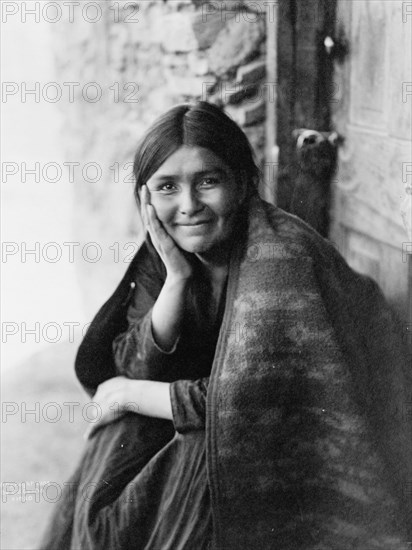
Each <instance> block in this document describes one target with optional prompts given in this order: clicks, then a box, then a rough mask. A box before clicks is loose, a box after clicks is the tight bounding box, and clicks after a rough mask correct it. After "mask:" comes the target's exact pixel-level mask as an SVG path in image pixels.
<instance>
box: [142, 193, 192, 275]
mask: <svg viewBox="0 0 412 550" xmlns="http://www.w3.org/2000/svg"><path fill="white" fill-rule="evenodd" d="M140 197H141V215H142V220H143V223H144V226H145V227H146V228H147V230H148V231H149V234H150V238H151V239H152V243H153V246H154V247H155V249H156V250H157V252H158V254H159V256H160V257H161V259H162V261H163V263H164V265H165V267H166V271H167V276H168V277H169V278H170V279H172V280H188V279H190V278H191V276H192V274H193V267H192V265H191V263H190V261H189V260H188V259H187V258H186V257H185V255H184V253H183V251H182V250H181V249H180V248H179V247H178V246H177V244H176V243H175V241H174V240H173V239H172V237H171V236H170V235H169V234H168V233H167V231H166V230H165V229H164V227H163V225H162V223H161V221H160V220H159V218H158V217H157V214H156V211H155V209H154V206H153V205H152V204H150V194H149V189H148V188H147V185H143V186H142V189H141V195H140Z"/></svg>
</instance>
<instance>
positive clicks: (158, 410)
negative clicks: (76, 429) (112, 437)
mask: <svg viewBox="0 0 412 550" xmlns="http://www.w3.org/2000/svg"><path fill="white" fill-rule="evenodd" d="M169 386H170V384H169V383H168V382H155V381H152V380H131V379H130V378H126V377H125V376H115V377H114V378H110V379H109V380H106V381H105V382H103V383H102V384H100V385H99V386H98V388H97V392H96V394H95V396H94V398H93V402H94V403H95V404H96V409H97V417H96V418H97V421H96V422H95V423H94V424H91V425H90V427H89V428H88V430H87V431H86V433H85V436H84V437H85V439H89V438H90V437H91V436H92V435H93V434H94V433H95V432H96V430H98V429H99V428H101V427H103V426H105V425H106V424H109V423H110V422H114V421H116V420H118V419H119V418H121V417H122V416H124V415H125V414H126V413H128V412H134V413H139V414H142V415H145V416H154V417H156V418H164V419H167V420H172V418H173V417H172V405H171V401H170V393H169Z"/></svg>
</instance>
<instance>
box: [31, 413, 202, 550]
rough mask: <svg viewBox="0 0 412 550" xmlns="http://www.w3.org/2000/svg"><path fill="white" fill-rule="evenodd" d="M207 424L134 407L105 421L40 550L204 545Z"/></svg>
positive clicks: (142, 549)
mask: <svg viewBox="0 0 412 550" xmlns="http://www.w3.org/2000/svg"><path fill="white" fill-rule="evenodd" d="M211 537H212V516H211V507H210V500H209V490H208V482H207V475H206V455H205V432H204V431H203V430H199V431H193V432H190V433H187V434H180V433H178V432H175V431H174V428H173V425H172V423H171V422H170V421H167V420H160V419H155V418H149V417H145V416H141V415H137V414H128V415H126V416H124V417H122V418H120V419H118V420H117V421H116V422H114V423H112V424H110V425H108V426H106V427H104V428H102V429H100V430H99V431H97V432H96V433H95V435H94V436H93V437H92V438H91V439H90V440H89V441H88V442H87V444H86V448H85V451H84V454H83V456H82V458H81V461H80V464H79V465H78V467H77V469H76V471H75V472H74V474H73V476H72V477H71V479H70V480H69V483H68V484H66V489H65V492H64V494H63V496H62V499H61V501H60V502H59V503H58V504H57V507H56V510H55V512H54V514H53V516H52V518H51V521H50V524H49V527H48V529H47V532H46V533H45V535H44V537H43V541H42V543H41V546H40V548H41V549H42V550H80V549H81V550H97V549H99V550H100V549H103V548H104V549H110V550H111V549H116V550H129V549H130V550H132V549H133V550H158V549H160V548H161V549H162V550H168V549H170V550H179V549H183V548H185V549H186V550H189V549H192V548H193V550H206V549H207V548H209V546H210V542H211Z"/></svg>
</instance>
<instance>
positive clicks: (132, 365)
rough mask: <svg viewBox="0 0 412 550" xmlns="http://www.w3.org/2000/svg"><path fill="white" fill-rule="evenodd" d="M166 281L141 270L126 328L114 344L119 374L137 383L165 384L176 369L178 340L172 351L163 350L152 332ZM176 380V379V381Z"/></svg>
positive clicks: (146, 269) (144, 269) (150, 267)
mask: <svg viewBox="0 0 412 550" xmlns="http://www.w3.org/2000/svg"><path fill="white" fill-rule="evenodd" d="M163 284H164V279H162V278H159V277H157V276H156V269H154V266H151V265H150V264H149V267H148V268H147V267H145V266H140V267H139V269H138V272H137V273H136V277H135V283H134V294H133V297H132V299H131V301H130V304H129V307H128V310H127V328H126V330H123V331H122V332H121V333H120V334H118V335H117V336H116V337H115V338H114V340H113V346H112V347H113V358H114V362H115V365H116V373H117V374H118V375H119V374H120V375H124V376H127V377H128V378H134V379H145V380H162V379H163V376H164V375H165V376H166V377H167V376H170V375H171V374H172V373H173V371H174V368H175V363H176V353H175V352H176V347H177V344H178V342H179V339H180V337H178V338H177V339H176V341H175V343H174V345H173V347H172V348H171V349H170V350H163V349H162V348H161V347H160V346H159V345H158V344H157V342H156V341H155V339H154V336H153V331H152V311H153V306H154V304H155V302H156V300H157V297H158V296H159V294H160V291H161V289H162V287H163ZM176 378H177V377H175V378H174V379H176Z"/></svg>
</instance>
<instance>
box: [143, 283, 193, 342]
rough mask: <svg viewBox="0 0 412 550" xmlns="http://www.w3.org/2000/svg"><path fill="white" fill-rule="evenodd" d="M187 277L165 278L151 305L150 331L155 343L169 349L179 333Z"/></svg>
mask: <svg viewBox="0 0 412 550" xmlns="http://www.w3.org/2000/svg"><path fill="white" fill-rule="evenodd" d="M188 285H189V279H178V278H176V279H174V278H173V279H172V278H166V281H165V284H164V285H163V288H162V290H161V291H160V294H159V296H158V298H157V300H156V303H155V305H154V306H153V311H152V331H153V337H154V339H155V341H156V343H157V344H158V345H159V346H160V347H161V348H162V349H164V350H165V351H168V350H170V349H171V348H172V347H173V345H174V343H175V342H176V339H177V338H178V337H179V335H180V330H181V324H182V320H183V315H184V309H185V294H186V292H187V288H188Z"/></svg>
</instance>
